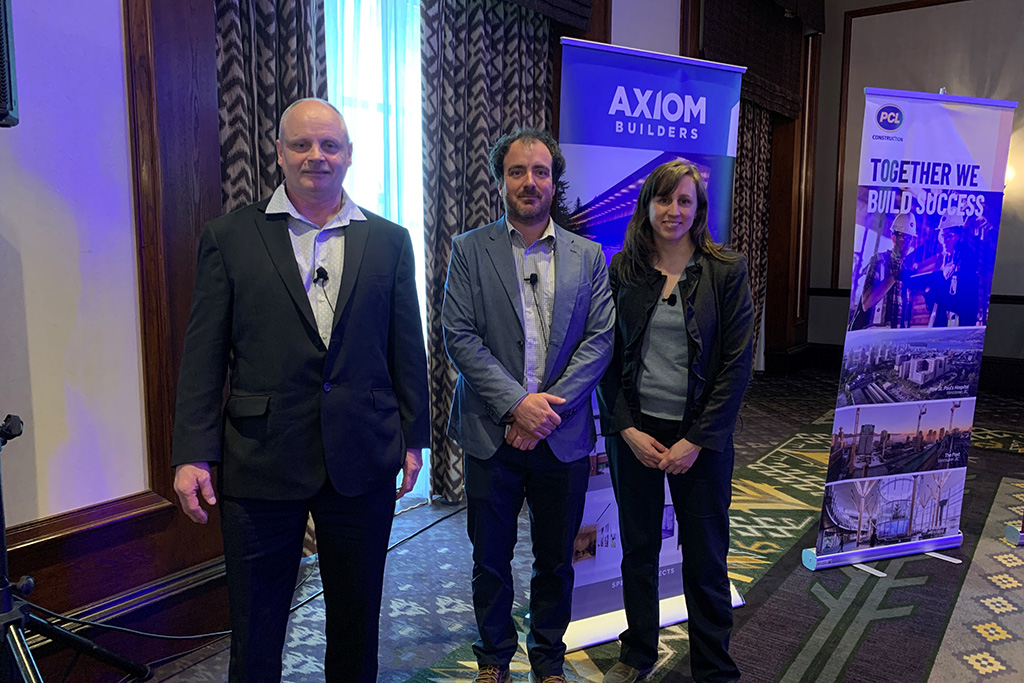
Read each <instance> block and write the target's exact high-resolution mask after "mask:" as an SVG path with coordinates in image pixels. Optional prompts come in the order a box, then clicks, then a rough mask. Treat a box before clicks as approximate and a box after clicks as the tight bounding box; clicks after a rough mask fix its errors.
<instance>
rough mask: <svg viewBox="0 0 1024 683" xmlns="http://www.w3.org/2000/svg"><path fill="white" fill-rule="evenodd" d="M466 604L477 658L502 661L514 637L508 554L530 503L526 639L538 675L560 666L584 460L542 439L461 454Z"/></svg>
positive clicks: (557, 670) (580, 511) (583, 485)
mask: <svg viewBox="0 0 1024 683" xmlns="http://www.w3.org/2000/svg"><path fill="white" fill-rule="evenodd" d="M465 475H466V497H467V500H468V527H469V538H470V540H471V541H472V542H473V608H474V611H475V612H476V623H477V627H478V628H479V630H480V638H479V639H478V640H477V641H476V643H475V644H474V645H473V652H474V653H475V654H476V659H477V662H478V663H479V664H495V665H498V666H503V665H507V664H508V663H509V662H510V661H511V660H512V655H513V654H515V651H516V648H517V645H518V642H517V637H516V628H515V624H514V622H513V621H512V600H513V597H514V595H515V589H514V587H513V585H512V554H513V550H514V548H515V545H516V535H517V529H518V520H519V511H520V510H522V507H523V500H524V499H525V500H526V504H527V505H528V507H529V510H530V535H531V540H532V542H533V576H532V578H531V580H530V630H529V633H528V634H527V638H526V645H527V650H528V651H529V655H530V665H531V668H532V669H533V672H534V674H535V675H537V676H551V675H555V674H560V673H562V664H563V662H564V659H565V643H564V642H563V641H562V636H564V635H565V629H566V627H567V626H568V625H569V616H570V612H571V608H572V585H573V569H572V551H573V542H574V541H575V539H576V534H577V532H578V531H579V529H580V523H581V522H582V520H583V504H584V502H585V499H586V492H587V481H588V479H589V476H590V461H589V459H588V458H581V459H579V460H576V461H574V462H571V463H564V462H561V461H560V460H559V459H558V458H556V457H555V455H554V454H553V453H552V452H551V449H550V448H548V446H547V444H546V443H544V442H541V443H540V444H538V445H537V447H536V448H535V449H534V450H532V451H520V450H518V449H515V448H512V447H511V446H509V445H507V444H503V445H502V447H501V448H499V449H498V452H497V453H495V454H494V455H493V456H491V457H490V458H488V459H486V460H481V459H479V458H473V457H469V456H467V457H466V467H465Z"/></svg>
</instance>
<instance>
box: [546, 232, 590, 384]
mask: <svg viewBox="0 0 1024 683" xmlns="http://www.w3.org/2000/svg"><path fill="white" fill-rule="evenodd" d="M555 232H556V235H557V236H556V238H555V239H556V240H557V242H556V246H555V304H554V308H553V310H552V311H551V331H550V334H549V335H548V358H547V362H546V363H545V368H544V377H546V378H550V377H551V371H552V369H553V368H554V366H555V362H556V360H557V359H558V356H559V352H560V351H561V350H562V345H563V342H564V341H565V335H566V332H567V331H568V326H569V321H570V320H572V312H573V308H574V307H575V306H576V292H577V290H578V289H579V283H580V269H581V268H582V267H583V257H582V256H581V254H580V249H579V247H578V246H577V245H576V242H575V240H574V238H573V235H572V233H571V232H568V231H566V230H562V229H560V228H558V227H557V226H556V228H555Z"/></svg>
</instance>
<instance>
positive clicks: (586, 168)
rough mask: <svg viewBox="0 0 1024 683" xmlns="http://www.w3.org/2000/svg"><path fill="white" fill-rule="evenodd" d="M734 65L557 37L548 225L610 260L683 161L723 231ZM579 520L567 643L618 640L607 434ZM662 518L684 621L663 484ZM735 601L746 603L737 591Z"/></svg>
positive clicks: (668, 595)
mask: <svg viewBox="0 0 1024 683" xmlns="http://www.w3.org/2000/svg"><path fill="white" fill-rule="evenodd" d="M744 71H745V69H743V68H742V67H736V66H728V65H725V64H716V63H714V62H706V61H702V60H698V59H687V58H684V57H678V56H674V55H664V54H659V53H655V52H646V51H642V50H633V49H628V48H622V47H616V46H611V45H603V44H598V43H591V42H587V41H582V40H575V39H571V38H563V39H562V92H561V101H560V107H561V115H560V120H559V124H560V126H559V143H560V145H561V147H562V152H563V154H564V155H565V158H566V171H565V175H564V176H563V179H562V181H561V182H560V183H559V187H558V191H557V193H556V195H555V220H556V221H557V222H558V223H559V224H560V225H562V226H563V227H565V228H567V229H568V230H571V231H572V232H575V233H578V234H581V235H584V236H586V237H589V238H590V239H593V240H596V241H597V242H600V243H601V244H602V245H603V246H604V252H605V256H606V258H608V259H609V260H610V259H611V257H612V255H613V254H615V253H616V252H618V251H619V250H620V249H621V248H622V240H623V236H624V235H625V232H626V224H627V223H628V222H629V218H630V216H631V215H632V213H633V208H634V206H635V205H636V200H637V196H638V194H639V192H640V186H641V185H643V182H644V180H645V179H646V178H647V176H648V175H649V174H650V173H651V171H653V170H654V169H655V168H657V167H658V166H659V165H661V164H663V163H665V162H667V161H672V160H675V159H683V160H685V161H688V162H690V163H692V164H693V165H695V166H696V167H697V168H698V169H700V171H701V174H702V175H703V176H704V180H705V181H706V182H707V187H708V198H709V207H708V224H709V227H710V229H711V233H712V235H714V237H715V239H717V240H718V241H726V240H727V239H728V236H729V229H730V221H731V215H732V213H731V207H732V177H733V167H734V165H735V157H736V132H737V126H738V122H739V106H740V104H739V103H740V79H741V77H742V74H743V72H744ZM590 460H591V468H590V474H591V476H590V485H589V488H588V492H587V502H586V507H585V509H584V512H583V525H582V527H581V528H580V533H579V535H578V536H577V537H576V546H575V551H574V553H573V568H574V569H575V573H576V583H575V589H574V592H573V605H572V623H570V625H569V630H568V632H567V633H566V635H565V642H566V645H567V646H568V647H569V649H576V648H580V647H585V646H588V645H592V644H595V643H600V642H605V641H609V640H614V639H615V638H617V637H618V635H619V633H620V632H621V631H623V630H624V629H625V626H626V616H625V612H624V610H623V606H622V577H621V573H620V569H619V565H620V563H621V561H622V548H621V544H620V542H619V518H618V509H617V507H616V505H615V496H614V495H613V493H612V484H611V477H610V475H609V471H608V458H607V455H606V454H605V448H604V440H603V439H599V440H598V444H597V448H596V450H595V453H593V454H591V456H590ZM665 500H666V503H665V514H664V517H663V521H662V529H661V535H662V551H661V557H660V566H659V570H658V572H659V576H660V582H659V585H660V588H659V590H660V595H661V622H662V625H668V624H673V623H678V622H680V621H683V620H685V619H686V608H685V605H684V603H683V598H682V590H683V586H682V574H681V565H682V562H683V561H684V560H683V558H682V556H681V553H680V552H679V543H678V536H677V530H676V520H675V515H674V513H673V509H672V506H671V499H670V498H669V497H668V495H667V490H666V498H665ZM733 601H734V604H737V605H741V604H743V602H742V598H740V596H739V594H738V593H737V592H736V591H735V589H734V590H733Z"/></svg>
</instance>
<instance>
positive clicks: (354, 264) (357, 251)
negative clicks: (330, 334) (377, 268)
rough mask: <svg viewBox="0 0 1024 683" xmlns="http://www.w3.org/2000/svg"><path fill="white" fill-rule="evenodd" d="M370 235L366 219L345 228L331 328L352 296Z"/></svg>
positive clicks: (336, 322) (335, 324)
mask: <svg viewBox="0 0 1024 683" xmlns="http://www.w3.org/2000/svg"><path fill="white" fill-rule="evenodd" d="M369 236H370V224H369V222H368V221H352V222H351V223H349V224H348V226H347V227H346V228H345V265H344V267H343V268H342V270H341V287H340V288H339V289H338V301H337V303H336V304H334V322H333V323H332V324H331V329H332V330H333V329H334V328H335V327H336V326H337V324H338V321H339V320H341V312H342V311H344V310H345V306H346V305H348V300H349V298H351V296H352V290H353V289H354V288H355V286H356V280H357V279H358V277H359V266H360V265H361V264H362V262H363V252H364V251H366V240H367V239H368V238H369Z"/></svg>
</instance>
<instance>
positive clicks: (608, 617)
mask: <svg viewBox="0 0 1024 683" xmlns="http://www.w3.org/2000/svg"><path fill="white" fill-rule="evenodd" d="M729 591H730V592H731V593H732V606H733V608H736V607H743V605H745V604H747V603H746V601H745V600H744V599H743V596H742V595H740V594H739V591H737V590H736V586H734V585H732V584H731V583H730V584H729ZM658 608H659V614H660V615H661V627H662V628H665V627H666V626H672V625H673V624H679V623H682V622H684V621H686V616H687V615H686V600H685V599H684V598H683V596H682V595H674V596H672V597H671V598H664V599H662V600H661V602H659V603H658ZM625 630H626V610H624V609H620V610H618V611H616V612H607V613H605V614H598V615H597V616H594V617H587V618H586V619H578V620H576V621H573V622H570V624H569V628H568V629H566V631H565V636H564V637H563V639H562V640H563V641H564V642H565V649H566V651H567V652H573V651H575V650H581V649H583V648H585V647H590V646H591V645H600V644H601V643H608V642H611V641H613V640H617V639H618V637H619V634H620V633H622V632H623V631H625Z"/></svg>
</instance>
